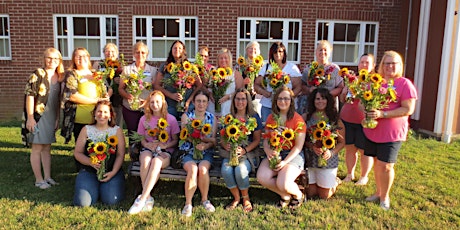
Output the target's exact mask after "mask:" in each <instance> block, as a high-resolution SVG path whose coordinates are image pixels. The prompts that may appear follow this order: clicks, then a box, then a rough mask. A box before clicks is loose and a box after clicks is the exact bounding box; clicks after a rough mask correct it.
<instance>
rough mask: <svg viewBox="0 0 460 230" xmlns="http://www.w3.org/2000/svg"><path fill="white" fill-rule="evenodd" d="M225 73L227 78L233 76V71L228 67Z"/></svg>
mask: <svg viewBox="0 0 460 230" xmlns="http://www.w3.org/2000/svg"><path fill="white" fill-rule="evenodd" d="M225 71H227V76H230V75H232V74H233V70H232V68H230V67H227V68H225Z"/></svg>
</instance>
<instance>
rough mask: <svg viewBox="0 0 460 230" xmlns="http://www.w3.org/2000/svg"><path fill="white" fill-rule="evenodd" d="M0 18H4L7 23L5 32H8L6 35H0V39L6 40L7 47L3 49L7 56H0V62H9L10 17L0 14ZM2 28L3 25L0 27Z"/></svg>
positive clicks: (10, 55)
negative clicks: (6, 51)
mask: <svg viewBox="0 0 460 230" xmlns="http://www.w3.org/2000/svg"><path fill="white" fill-rule="evenodd" d="M0 17H2V18H5V19H6V20H7V22H8V28H6V31H8V35H6V36H4V35H0V39H6V40H8V47H4V48H5V50H8V53H9V56H0V60H11V59H12V58H11V57H12V54H11V30H10V16H9V15H7V14H0ZM1 26H3V25H1Z"/></svg>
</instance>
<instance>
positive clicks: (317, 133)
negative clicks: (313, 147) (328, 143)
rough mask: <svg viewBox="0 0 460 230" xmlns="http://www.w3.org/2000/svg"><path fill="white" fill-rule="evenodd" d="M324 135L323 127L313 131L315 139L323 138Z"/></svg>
mask: <svg viewBox="0 0 460 230" xmlns="http://www.w3.org/2000/svg"><path fill="white" fill-rule="evenodd" d="M322 136H323V130H322V129H315V131H313V138H314V139H315V140H321V138H322Z"/></svg>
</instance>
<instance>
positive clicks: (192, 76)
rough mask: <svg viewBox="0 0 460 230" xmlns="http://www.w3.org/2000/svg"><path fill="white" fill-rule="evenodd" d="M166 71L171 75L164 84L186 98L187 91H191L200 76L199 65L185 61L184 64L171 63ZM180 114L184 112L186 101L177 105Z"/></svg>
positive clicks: (164, 79) (165, 79) (164, 80)
mask: <svg viewBox="0 0 460 230" xmlns="http://www.w3.org/2000/svg"><path fill="white" fill-rule="evenodd" d="M165 68H166V71H167V72H168V73H169V74H171V77H169V78H163V84H165V85H167V86H172V87H173V88H175V89H176V90H177V92H178V93H180V94H181V95H182V97H183V98H184V97H185V93H186V90H187V89H191V88H192V87H193V85H194V84H195V81H196V79H197V78H198V76H199V69H198V67H197V65H195V64H192V63H190V62H189V61H184V62H182V64H174V63H172V62H170V63H169V64H168V65H167V66H166V67H165ZM176 109H177V111H178V112H184V109H185V100H182V101H180V102H179V103H177V107H176Z"/></svg>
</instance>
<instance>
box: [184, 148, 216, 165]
mask: <svg viewBox="0 0 460 230" xmlns="http://www.w3.org/2000/svg"><path fill="white" fill-rule="evenodd" d="M213 155H214V154H213V152H206V153H204V154H203V159H201V160H195V159H193V151H192V152H190V153H188V154H185V156H184V158H183V159H182V166H184V165H185V163H187V162H189V161H194V162H195V163H196V164H199V163H200V162H201V161H208V162H209V163H210V164H211V165H212V162H213V160H214V156H213Z"/></svg>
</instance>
